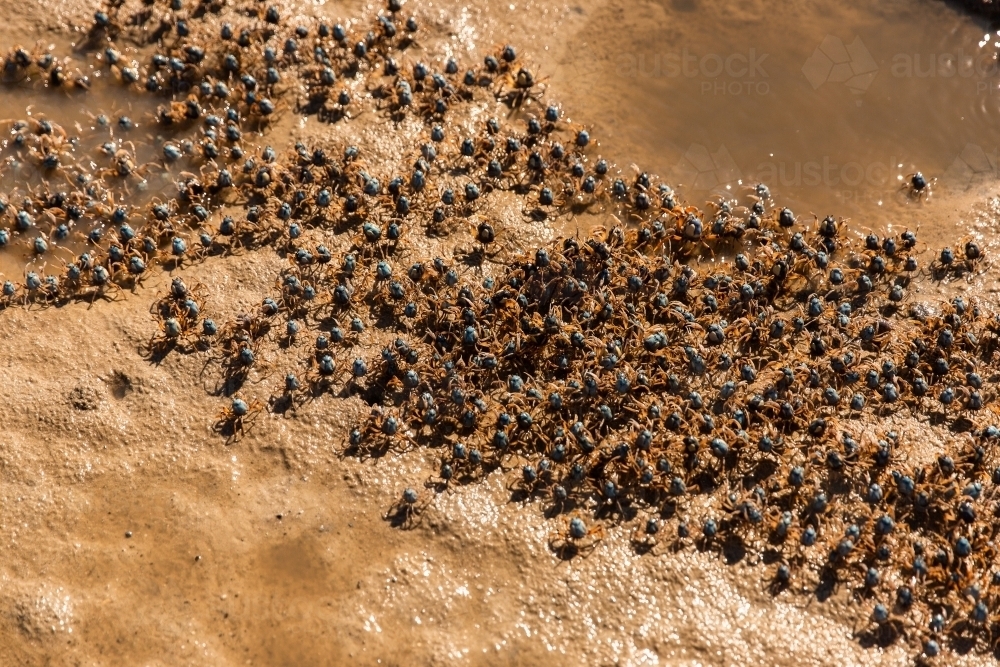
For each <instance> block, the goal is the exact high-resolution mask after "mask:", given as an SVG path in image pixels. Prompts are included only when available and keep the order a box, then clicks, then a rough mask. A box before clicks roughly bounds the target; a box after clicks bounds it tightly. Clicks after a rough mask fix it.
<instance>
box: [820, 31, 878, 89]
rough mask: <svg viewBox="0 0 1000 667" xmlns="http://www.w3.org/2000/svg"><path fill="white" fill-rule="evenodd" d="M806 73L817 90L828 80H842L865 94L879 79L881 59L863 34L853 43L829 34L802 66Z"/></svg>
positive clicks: (829, 81) (833, 81) (838, 81)
mask: <svg viewBox="0 0 1000 667" xmlns="http://www.w3.org/2000/svg"><path fill="white" fill-rule="evenodd" d="M802 73H803V74H805V75H806V80H807V81H809V85H811V86H812V87H813V90H817V89H818V88H819V87H820V86H822V85H824V84H826V83H842V84H844V85H845V86H846V87H847V88H848V89H849V90H850V91H851V92H852V93H854V94H855V95H861V94H863V93H864V92H865V91H866V90H868V87H869V86H870V85H872V81H874V80H875V75H877V74H878V63H876V62H875V59H874V58H872V54H871V53H870V52H869V51H868V49H867V47H865V45H864V43H863V42H862V41H861V38H860V37H855V38H854V41H853V42H851V43H850V44H844V42H843V40H841V39H840V38H839V37H834V36H833V35H827V36H826V37H824V38H823V41H822V42H821V43H820V45H819V46H818V47H817V48H816V50H815V51H814V52H813V54H812V55H811V56H810V57H809V59H808V60H806V62H805V64H804V65H803V66H802Z"/></svg>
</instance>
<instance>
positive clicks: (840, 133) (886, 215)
mask: <svg viewBox="0 0 1000 667" xmlns="http://www.w3.org/2000/svg"><path fill="white" fill-rule="evenodd" d="M612 25H614V26H615V27H616V29H615V30H610V29H609V27H610V26H612ZM985 35H986V28H984V27H983V26H981V25H978V24H977V22H976V21H975V20H973V19H972V18H970V17H969V16H968V15H967V14H965V13H963V12H961V11H957V10H955V9H953V8H952V7H950V6H949V5H947V4H945V3H942V2H937V1H935V0H906V1H898V0H897V1H893V2H885V3H867V2H817V3H808V4H807V5H801V6H798V5H796V4H792V5H789V3H786V2H775V1H771V0H754V1H752V2H748V3H738V4H735V5H734V4H733V3H723V2H713V1H711V0H660V1H658V2H640V3H624V2H619V3H610V4H609V5H607V6H605V7H603V8H602V9H600V10H598V11H597V12H595V13H594V14H593V15H592V16H590V18H589V22H588V25H587V26H586V27H585V28H584V29H583V30H581V31H580V33H579V34H578V35H577V36H576V38H575V39H574V43H573V46H572V47H571V48H570V49H569V51H568V53H569V56H568V57H567V58H566V60H565V61H564V62H562V63H561V65H562V66H563V69H562V71H561V72H559V73H558V74H556V75H555V76H554V77H553V78H554V79H556V80H558V83H559V85H560V88H563V87H565V88H566V89H567V90H568V91H569V96H570V100H567V102H571V106H572V108H573V110H574V111H575V112H576V113H575V115H576V117H577V119H578V120H581V121H583V122H585V123H588V124H593V125H594V126H595V128H596V129H597V132H596V134H598V135H599V136H601V137H603V138H604V139H603V140H604V143H603V146H602V148H603V149H604V150H605V152H606V153H608V154H611V156H612V157H614V158H616V160H617V161H618V162H620V163H623V164H625V165H627V164H628V163H629V162H630V161H631V162H635V163H637V164H638V165H639V166H640V167H641V168H642V169H644V170H648V171H650V172H653V173H656V174H659V175H661V176H663V177H664V178H666V179H668V181H669V182H671V183H672V184H674V185H675V187H676V188H677V189H678V190H679V191H680V192H681V193H682V195H686V196H687V198H688V199H690V200H692V201H694V202H697V203H699V204H700V203H701V201H704V200H705V199H708V198H710V197H714V196H715V195H718V194H723V195H725V196H727V197H728V196H734V195H737V196H738V195H746V193H747V192H748V190H747V188H745V187H744V186H746V185H749V184H755V183H758V182H763V183H765V184H766V185H768V186H769V188H770V190H771V192H772V194H773V195H774V196H775V198H776V199H778V200H780V201H781V202H783V203H787V204H788V205H789V206H791V207H792V208H793V210H794V211H795V212H796V213H797V214H799V215H801V216H805V217H806V218H807V219H808V218H809V217H811V216H810V213H816V214H818V215H820V216H823V215H828V214H833V215H837V216H844V217H849V218H851V219H852V220H853V221H854V222H855V223H856V224H857V225H859V226H865V227H875V228H878V227H882V226H884V225H886V224H890V223H894V224H897V225H909V226H911V227H915V226H917V225H920V224H923V225H925V226H926V225H940V224H942V223H941V219H942V214H943V213H949V212H951V211H952V210H954V209H955V208H960V207H961V206H963V205H964V203H965V201H966V200H965V199H964V197H966V196H967V195H968V193H969V192H970V191H973V190H976V191H977V192H978V188H980V186H982V184H983V183H990V182H992V181H995V179H996V175H997V171H996V169H997V147H998V146H1000V122H998V121H1000V75H998V68H997V59H996V54H997V51H998V50H1000V49H998V45H1000V35H998V34H997V33H996V32H993V33H992V34H991V35H990V36H989V38H988V39H987V38H986V37H985ZM916 171H920V172H922V173H923V174H924V175H925V176H926V177H927V179H928V180H930V181H932V184H933V185H932V190H933V196H932V197H931V198H930V199H929V200H927V201H926V202H923V203H919V202H916V201H914V200H913V199H912V198H909V197H907V196H905V194H904V193H903V192H901V190H900V188H901V186H902V185H903V184H904V183H905V177H906V176H907V175H908V174H911V173H913V172H916ZM933 179H936V182H935V181H934V180H933ZM932 221H934V222H932Z"/></svg>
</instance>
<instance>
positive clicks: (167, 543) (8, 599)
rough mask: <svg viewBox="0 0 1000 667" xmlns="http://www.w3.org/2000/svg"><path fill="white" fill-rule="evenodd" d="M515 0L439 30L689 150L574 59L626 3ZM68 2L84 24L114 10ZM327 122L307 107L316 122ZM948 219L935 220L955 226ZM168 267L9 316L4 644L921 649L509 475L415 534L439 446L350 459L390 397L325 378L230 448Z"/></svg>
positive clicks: (487, 652)
mask: <svg viewBox="0 0 1000 667" xmlns="http://www.w3.org/2000/svg"><path fill="white" fill-rule="evenodd" d="M512 6H513V5H512ZM17 7H18V9H17V12H18V13H17V14H16V15H15V21H16V23H9V24H7V25H5V26H4V27H3V28H2V29H0V43H3V44H9V43H11V41H12V40H13V39H14V35H15V34H19V33H20V31H21V30H25V31H31V30H41V29H43V27H44V26H47V25H49V24H50V23H49V22H50V16H51V15H50V13H49V12H48V10H43V11H40V12H38V13H35V11H34V10H32V8H30V7H27V6H26V5H18V6H17ZM513 7H514V9H506V6H504V7H498V6H497V5H495V4H491V3H487V2H477V3H471V6H468V8H467V9H466V10H463V11H455V7H454V5H452V4H450V3H449V4H446V5H438V4H437V3H434V4H425V5H424V8H423V10H422V15H421V16H422V18H423V20H424V21H425V23H427V24H429V28H428V32H429V33H430V34H432V35H434V37H433V38H432V39H429V40H428V42H429V43H428V44H425V45H424V46H425V48H427V49H428V51H429V53H430V54H431V55H444V54H448V53H451V52H456V53H462V54H463V55H465V54H475V53H478V52H481V51H482V50H484V49H489V48H490V47H491V46H492V45H493V44H495V43H502V42H506V41H510V42H513V43H517V44H521V45H524V48H526V49H529V50H530V53H531V55H532V57H533V58H534V59H535V60H536V61H537V62H539V64H540V67H541V69H542V71H543V73H544V72H548V73H550V74H551V80H550V86H551V91H550V96H551V97H552V98H554V99H559V100H562V101H563V103H564V106H565V108H566V110H567V112H568V113H569V114H570V115H571V116H572V117H573V118H574V119H575V120H577V121H578V122H582V123H585V124H587V125H593V126H594V127H595V129H597V130H600V132H599V133H600V135H601V137H602V146H601V148H602V150H605V151H606V154H607V155H609V157H614V158H615V159H617V160H619V162H620V163H622V164H627V161H626V160H632V161H637V162H640V163H641V164H642V165H643V166H644V167H645V168H648V169H650V170H658V169H667V168H669V166H670V165H672V164H673V160H672V159H669V160H666V161H663V162H657V161H656V159H655V158H656V157H657V149H656V148H655V147H654V148H653V150H652V151H648V152H646V153H643V152H642V150H641V147H642V146H644V145H646V146H653V144H650V143H648V142H645V141H644V135H643V130H642V129H641V128H642V125H641V116H639V117H636V116H631V115H630V113H631V111H627V112H626V111H619V113H620V114H621V115H620V116H616V117H615V118H616V121H617V122H615V123H611V122H609V121H608V120H607V119H608V118H609V116H608V115H606V112H607V109H605V108H602V107H601V106H599V103H598V102H597V101H596V100H595V99H594V98H595V97H596V98H597V100H601V99H612V100H614V99H618V100H620V99H625V100H626V101H629V100H630V99H632V100H634V99H635V98H629V97H628V96H627V92H626V91H624V90H621V89H618V88H616V87H615V86H616V85H618V84H617V83H616V81H615V79H614V77H612V76H609V75H607V73H606V70H605V74H604V75H603V76H602V77H601V79H600V80H601V81H602V82H604V83H605V84H606V85H607V86H608V88H607V94H606V95H597V96H594V95H593V94H592V93H587V91H586V90H584V89H582V87H581V86H580V85H579V84H578V80H579V78H578V75H577V73H576V71H575V70H574V69H573V68H574V67H576V64H575V63H576V62H577V61H576V60H575V58H576V55H575V54H578V53H579V52H580V51H581V50H584V49H585V48H587V45H589V44H591V43H592V41H593V40H594V38H595V34H596V35H599V36H602V37H603V36H607V37H609V38H615V37H616V36H618V35H621V34H625V33H626V32H627V31H621V32H617V33H616V32H612V33H611V34H610V35H605V34H606V33H607V27H606V26H607V25H609V19H610V18H613V17H615V16H621V15H622V14H623V12H624V11H625V10H624V9H623V8H622V6H620V5H616V4H615V3H601V2H583V3H580V4H575V3H574V4H570V5H563V4H549V3H528V4H527V5H522V4H520V3H519V4H518V5H516V6H513ZM657 7H658V5H650V6H649V8H647V9H650V11H652V10H654V9H656V8H657ZM683 7H684V5H683V3H681V4H676V3H675V4H674V6H673V7H672V8H671V12H676V11H678V10H679V9H683ZM698 8H699V10H710V8H703V7H701V6H700V5H699V7H698ZM339 9H340V8H339V6H336V5H325V6H322V7H319V8H315V9H312V8H310V11H311V12H324V13H327V12H328V13H330V14H331V15H337V14H339ZM355 9H356V7H354V6H351V7H349V8H348V9H345V10H344V13H345V14H347V13H351V12H353V11H355ZM78 10H79V12H78ZM62 11H66V12H67V14H66V17H67V18H68V19H73V18H74V17H75V18H76V19H77V20H78V21H79V22H80V23H85V22H86V17H87V16H88V15H89V12H90V11H91V9H90V8H86V7H85V8H78V6H77V5H75V4H74V5H73V6H72V8H71V9H66V8H64V9H63V10H62ZM631 11H632V10H629V16H632V14H631ZM658 11H661V12H665V10H662V9H660V10H658ZM39 14H42V15H41V16H40V15H39ZM56 16H60V15H59V14H56ZM659 16H660V17H661V18H662V17H665V16H674V14H673V13H670V14H667V13H661V14H659ZM750 18H753V17H746V16H738V17H736V19H737V20H743V21H745V20H748V19H750ZM757 18H758V20H764V19H763V17H760V16H758V17H757ZM642 25H647V24H645V23H643V24H642ZM602 26H604V27H602ZM42 34H46V33H42ZM55 34H56V35H62V33H61V32H57V33H55ZM26 41H27V40H26ZM616 48H618V47H617V46H610V47H608V50H607V51H606V52H605V53H606V54H610V53H613V52H614V50H615V49H616ZM592 53H595V54H596V55H598V57H600V54H601V53H602V52H601V51H600V50H595V51H593V52H592ZM429 57H430V56H429ZM619 94H620V95H622V96H623V98H618V97H617V95H619ZM615 106H616V107H617V108H618V109H619V110H620V109H622V108H628V109H632V108H635V109H636V111H641V110H642V108H643V107H642V105H640V104H631V105H622V104H621V103H620V101H619V103H617V104H616V105H615ZM687 122H690V119H689V120H688V121H687ZM633 128H634V129H633ZM328 129H329V128H327V127H326V126H320V127H315V126H314V125H310V124H306V126H305V127H303V128H296V129H295V134H297V135H298V136H307V135H308V134H309V133H310V132H321V131H327V130H328ZM349 129H350V128H348V130H349ZM335 131H345V130H344V129H343V128H338V129H337V130H335ZM633 133H634V134H633ZM370 139H371V138H370V137H369V140H370ZM706 141H709V140H708V139H706ZM293 142H294V135H293V136H291V137H288V143H289V144H291V143H293ZM628 155H632V156H634V157H631V158H627V157H626V156H628ZM935 155H936V153H935ZM928 159H929V158H928ZM647 165H648V166H647ZM661 165H662V166H661ZM776 189H777V188H776ZM802 197H803V200H804V201H806V200H808V197H807V196H806V195H802ZM983 199H984V197H983V192H982V191H979V190H977V191H975V193H973V194H971V195H970V194H968V193H966V195H965V198H964V199H962V200H961V202H960V203H959V202H952V204H951V205H950V206H949V205H947V204H946V203H942V204H941V205H937V204H936V203H935V206H936V208H935V209H931V208H930V206H929V205H928V207H927V208H926V209H925V210H927V211H933V212H934V216H933V219H934V220H939V221H941V220H943V221H946V222H943V223H940V224H943V225H947V224H953V223H955V222H956V221H962V224H963V225H972V224H974V223H975V224H979V225H980V226H981V231H982V232H983V233H990V234H992V232H993V231H994V230H995V225H996V216H995V209H993V208H991V207H989V206H987V205H985V204H984V203H983ZM922 210H923V209H922ZM817 212H819V211H817ZM930 220H931V218H928V222H926V223H924V224H925V226H930V225H931V224H932V223H931V222H930ZM507 222H508V224H509V229H510V230H511V236H512V237H515V238H518V239H519V240H520V239H524V242H525V244H527V243H528V242H529V240H530V239H532V238H536V237H537V235H538V234H552V233H555V232H554V231H552V230H539V229H532V228H530V227H529V226H527V225H525V224H524V223H523V221H520V220H519V219H517V218H516V217H515V216H509V217H508V220H507ZM583 222H584V224H586V221H585V220H584V221H583ZM948 229H949V228H947V227H945V228H944V229H942V231H941V232H938V235H934V234H931V235H930V236H932V237H933V238H947V235H948V234H949V232H948V231H947V230H948ZM993 238H994V237H993V236H990V237H988V240H990V242H991V243H992V242H993ZM928 240H931V239H928ZM280 266H281V262H280V260H279V259H278V258H277V257H275V256H274V255H273V254H269V253H266V252H251V253H246V254H243V255H240V256H236V257H230V258H226V259H221V260H217V261H216V260H213V261H211V262H205V263H202V264H196V265H194V266H191V267H189V268H185V269H183V270H182V271H180V272H179V273H178V274H175V275H182V276H183V277H184V278H185V279H186V280H188V281H189V282H193V281H200V282H202V283H204V284H205V285H206V286H207V288H208V296H207V302H208V303H210V304H212V305H213V307H214V308H215V309H216V311H217V312H219V313H220V315H232V314H234V313H235V312H236V311H237V310H238V309H239V306H240V305H241V304H244V305H245V304H253V303H259V301H260V299H261V298H262V297H263V296H265V295H267V294H269V293H270V292H271V291H272V290H273V285H272V284H271V280H272V276H273V275H274V274H275V273H276V272H277V270H278V268H279V267H280ZM169 282H170V276H168V275H166V274H157V275H155V276H154V277H153V278H151V279H149V280H147V281H146V283H145V286H144V287H143V289H142V290H141V291H140V296H141V298H134V297H129V298H125V299H122V300H120V301H116V302H113V303H103V302H102V303H98V304H96V305H94V306H93V307H91V308H88V305H87V304H86V303H74V304H69V305H66V306H64V307H60V308H48V309H44V310H39V309H29V310H21V309H9V310H7V311H5V312H4V313H3V314H2V316H0V341H3V343H2V347H0V372H2V373H3V374H4V376H5V380H4V382H3V383H0V403H2V404H3V405H4V406H5V407H4V411H3V416H2V417H0V422H2V425H3V433H2V435H0V507H2V508H3V512H2V514H0V663H2V664H5V665H7V664H10V665H41V664H51V665H77V664H82V665H91V664H93V665H115V664H142V665H201V664H214V665H236V664H257V665H302V664H311V665H339V664H363V665H369V664H383V665H394V664H407V663H408V664H413V663H416V664H470V665H503V664H510V665H543V664H544V665H563V664H565V665H576V664H636V665H639V664H676V665H695V664H712V665H730V664H732V665H736V664H772V665H786V664H787V665H791V664H838V665H842V664H905V663H907V662H908V661H909V658H908V657H907V656H908V655H909V653H908V651H907V650H906V649H905V648H904V647H902V646H895V647H892V648H890V649H887V650H885V651H883V650H880V649H864V648H862V647H861V646H859V645H858V644H857V642H856V641H854V640H853V639H852V637H851V633H852V631H853V630H854V628H853V623H854V621H853V619H855V618H856V617H857V615H858V612H857V608H856V603H854V602H852V601H851V600H850V599H847V598H846V596H837V595H835V596H834V597H832V598H831V599H829V600H827V601H825V602H823V603H819V602H817V601H816V600H810V599H809V598H808V597H805V596H799V595H795V594H793V593H791V592H789V593H782V594H780V595H778V596H777V597H773V596H771V595H770V594H769V593H767V592H766V590H765V583H764V582H763V580H762V577H763V576H764V573H763V572H762V568H760V567H755V566H754V565H752V564H750V563H746V562H741V563H738V564H736V565H732V566H727V565H726V564H725V563H724V562H722V561H721V560H720V559H718V558H717V557H715V556H713V555H710V554H701V553H698V552H697V551H694V550H688V551H685V552H683V553H681V554H669V555H662V556H644V557H640V556H638V555H636V554H635V553H634V552H633V551H632V550H631V549H630V548H629V546H628V539H627V537H628V530H629V528H628V527H618V528H613V529H611V530H610V531H609V532H610V534H609V536H608V538H607V539H605V540H604V542H603V543H602V544H601V545H600V547H599V548H598V549H597V550H596V551H595V552H594V553H593V554H591V555H590V556H589V557H587V558H578V559H574V560H573V561H571V562H564V561H561V560H559V559H558V558H556V556H555V555H554V554H553V553H552V552H551V550H550V549H549V547H548V539H549V537H550V535H551V534H552V533H553V532H555V531H556V530H557V529H558V527H559V526H558V522H556V521H554V520H548V519H546V518H545V517H544V516H543V514H542V509H541V508H540V507H539V506H538V505H537V504H531V503H529V504H526V505H522V504H520V503H511V502H510V501H509V497H510V492H509V490H508V489H507V487H506V479H505V477H504V476H503V475H502V474H500V473H495V474H494V475H493V476H491V478H490V479H489V480H487V482H486V483H484V484H481V485H470V486H465V487H460V488H455V489H453V490H451V491H449V492H447V493H444V494H441V495H439V496H436V497H435V498H434V500H433V502H432V504H431V506H430V507H429V508H428V510H427V511H426V512H425V514H424V516H423V520H422V521H421V523H420V525H419V526H417V527H416V528H415V529H414V530H411V531H400V530H396V529H393V528H391V527H390V526H389V524H388V523H387V522H385V521H384V520H383V519H382V512H384V511H385V508H386V507H388V506H389V505H390V504H391V503H392V502H393V501H394V500H395V499H396V498H397V497H398V496H399V494H400V492H401V490H402V489H403V488H404V487H406V486H417V487H420V485H421V483H422V481H423V480H424V479H426V477H427V476H428V474H429V472H430V471H432V470H433V469H434V467H435V465H436V463H437V462H436V461H435V460H434V459H433V458H432V457H430V455H427V454H421V453H419V452H417V453H411V454H407V455H404V456H400V457H395V456H390V457H387V458H385V459H382V460H380V461H379V462H377V463H371V462H358V461H356V460H353V459H350V458H340V457H339V456H338V452H339V450H340V449H341V447H342V445H343V443H344V441H345V440H346V434H347V430H348V428H349V427H350V425H351V424H352V423H354V422H355V421H356V420H357V419H358V418H360V417H361V416H363V415H364V414H365V413H366V412H367V410H368V406H367V405H365V404H364V403H363V402H362V401H361V400H360V399H356V398H355V399H347V400H343V399H334V398H332V397H324V398H323V399H321V400H320V401H317V402H314V403H313V404H311V405H310V407H309V410H307V411H303V412H302V413H301V414H299V415H297V416H292V417H289V418H287V419H286V418H281V417H278V416H272V415H265V418H263V419H261V420H259V422H258V424H257V425H256V428H254V429H253V430H252V431H251V432H250V433H249V434H248V435H247V436H246V437H245V438H244V439H242V440H241V441H239V442H238V443H237V444H234V445H232V446H225V445H223V443H222V441H221V439H220V438H219V437H218V435H216V434H215V433H213V432H212V430H211V423H212V420H213V417H214V415H215V414H216V413H217V412H218V410H219V408H220V406H221V405H222V401H220V400H218V399H214V398H208V397H206V393H205V388H204V386H203V384H202V383H201V382H200V380H199V376H200V371H201V364H202V363H203V362H201V361H200V360H199V359H198V358H197V355H192V356H182V355H171V356H169V357H168V358H167V359H165V360H164V361H163V363H161V364H159V365H151V364H150V363H148V362H147V361H145V360H144V359H142V358H141V357H140V356H139V354H137V352H136V350H137V348H138V347H139V346H140V345H141V344H142V343H144V342H145V341H147V340H148V339H149V336H150V335H151V332H152V330H153V328H154V325H153V323H152V321H151V320H150V318H149V315H148V313H147V309H148V303H149V300H150V299H151V298H152V297H153V295H156V294H158V293H161V292H164V291H165V290H166V289H167V287H168V286H169ZM958 287H959V288H964V286H961V285H960V286H958ZM952 288H954V287H952ZM977 288H978V289H983V287H982V285H980V286H978V287H977ZM942 289H948V288H942ZM949 660H950V661H951V662H954V663H955V664H980V663H984V662H986V661H987V659H982V658H979V657H977V656H970V657H966V658H958V657H954V656H952V657H951V658H949Z"/></svg>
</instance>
